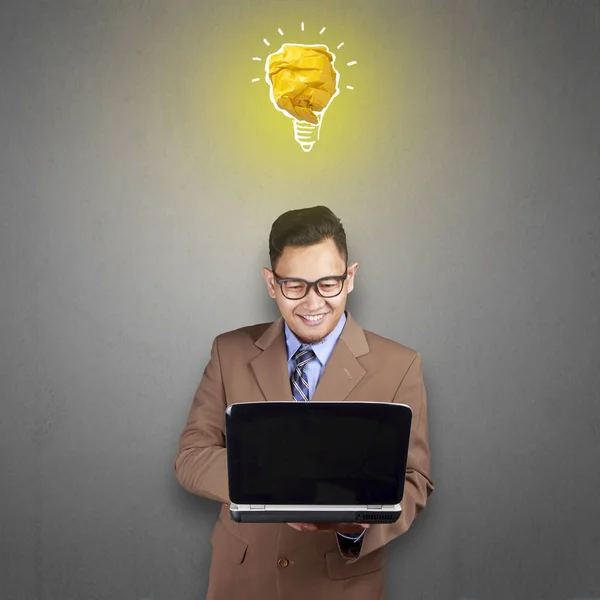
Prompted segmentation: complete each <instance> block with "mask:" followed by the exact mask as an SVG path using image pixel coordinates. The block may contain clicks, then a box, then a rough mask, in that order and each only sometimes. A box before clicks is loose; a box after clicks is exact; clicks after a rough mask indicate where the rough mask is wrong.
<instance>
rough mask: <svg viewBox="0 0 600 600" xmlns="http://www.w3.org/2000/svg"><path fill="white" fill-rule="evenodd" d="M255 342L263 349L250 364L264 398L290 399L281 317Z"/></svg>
mask: <svg viewBox="0 0 600 600" xmlns="http://www.w3.org/2000/svg"><path fill="white" fill-rule="evenodd" d="M255 344H256V345H257V346H258V347H259V348H261V349H262V350H263V351H262V352H261V353H260V354H259V355H258V356H257V357H256V358H255V359H254V360H253V361H252V362H251V363H250V366H251V367H252V371H253V372H254V376H255V377H256V381H257V382H258V385H259V386H260V389H261V390H262V393H263V394H264V396H265V398H266V399H267V400H271V401H278V402H282V401H287V400H289V401H292V400H293V397H292V390H291V388H290V380H289V378H288V367H287V349H286V346H285V336H284V333H283V319H281V318H280V319H278V320H277V321H275V322H274V323H273V324H272V325H271V326H270V327H269V328H268V329H267V330H266V331H265V333H263V334H262V335H261V336H260V338H259V339H258V340H256V342H255Z"/></svg>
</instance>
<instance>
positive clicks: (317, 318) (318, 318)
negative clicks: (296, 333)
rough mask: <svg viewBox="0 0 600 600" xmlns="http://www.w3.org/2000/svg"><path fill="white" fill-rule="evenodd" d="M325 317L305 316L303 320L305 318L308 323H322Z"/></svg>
mask: <svg viewBox="0 0 600 600" xmlns="http://www.w3.org/2000/svg"><path fill="white" fill-rule="evenodd" d="M323 316H324V315H316V316H312V317H309V316H308V315H304V317H303V318H305V319H306V320H307V321H320V320H321V319H322V318H323Z"/></svg>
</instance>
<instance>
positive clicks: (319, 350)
mask: <svg viewBox="0 0 600 600" xmlns="http://www.w3.org/2000/svg"><path fill="white" fill-rule="evenodd" d="M345 324H346V313H344V314H343V315H342V316H341V317H340V320H339V321H338V324H337V325H336V326H335V328H334V330H333V331H332V332H331V333H330V334H329V335H328V336H327V337H326V338H323V339H322V340H320V341H319V342H317V343H315V344H307V346H308V347H309V348H311V349H312V351H313V352H314V353H315V356H316V359H313V360H311V361H310V362H308V363H307V364H306V365H305V367H304V374H305V376H306V380H307V381H308V398H309V399H310V398H312V396H313V394H314V393H315V389H316V388H317V384H318V383H319V380H320V379H321V375H323V371H324V370H325V365H326V364H327V361H328V360H329V357H330V356H331V353H332V352H333V349H334V348H335V345H336V344H337V341H338V340H339V339H340V335H341V334H342V330H343V329H344V325H345ZM284 328H285V344H286V346H287V356H288V375H289V377H290V379H291V377H292V372H293V370H294V361H293V360H292V357H293V356H294V354H295V353H296V351H297V350H298V348H300V346H301V345H302V342H301V341H300V340H299V339H298V338H297V337H296V335H295V334H294V332H293V331H292V330H291V329H290V328H289V327H288V324H287V323H285V325H284ZM365 531H366V530H364V531H363V532H362V533H360V534H356V535H350V534H346V533H339V532H336V533H337V534H338V535H339V536H341V537H343V538H346V539H348V540H354V541H356V542H358V541H359V540H360V539H362V537H363V535H364V534H365Z"/></svg>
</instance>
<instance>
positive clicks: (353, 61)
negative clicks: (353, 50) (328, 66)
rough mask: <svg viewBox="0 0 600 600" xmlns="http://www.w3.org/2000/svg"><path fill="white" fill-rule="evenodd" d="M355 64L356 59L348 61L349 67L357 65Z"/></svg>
mask: <svg viewBox="0 0 600 600" xmlns="http://www.w3.org/2000/svg"><path fill="white" fill-rule="evenodd" d="M355 64H356V61H355V60H351V61H350V62H349V63H346V65H347V66H348V67H351V66H352V65H355Z"/></svg>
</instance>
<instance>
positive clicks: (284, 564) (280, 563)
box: [277, 558, 290, 569]
mask: <svg viewBox="0 0 600 600" xmlns="http://www.w3.org/2000/svg"><path fill="white" fill-rule="evenodd" d="M289 564H290V561H289V560H288V559H287V558H280V559H279V560H278V561H277V566H279V567H281V568H282V569H285V568H286V567H287V566H288V565H289Z"/></svg>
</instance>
